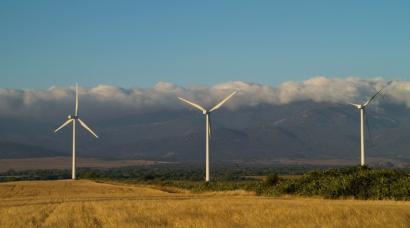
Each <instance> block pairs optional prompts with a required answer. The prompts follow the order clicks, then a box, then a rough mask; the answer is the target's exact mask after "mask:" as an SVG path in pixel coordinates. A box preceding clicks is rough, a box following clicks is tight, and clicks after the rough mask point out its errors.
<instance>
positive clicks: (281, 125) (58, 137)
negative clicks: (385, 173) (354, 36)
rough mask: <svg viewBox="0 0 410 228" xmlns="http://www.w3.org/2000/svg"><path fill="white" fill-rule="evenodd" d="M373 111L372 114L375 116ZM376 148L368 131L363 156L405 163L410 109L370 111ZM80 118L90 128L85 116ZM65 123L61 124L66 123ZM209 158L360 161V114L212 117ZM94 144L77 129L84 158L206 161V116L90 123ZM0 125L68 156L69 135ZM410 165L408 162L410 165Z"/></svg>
mask: <svg viewBox="0 0 410 228" xmlns="http://www.w3.org/2000/svg"><path fill="white" fill-rule="evenodd" d="M372 108H373V109H372ZM367 114H368V120H369V125H370V129H371V134H372V137H373V139H374V140H373V144H374V145H373V146H372V144H371V142H370V138H369V136H368V132H367V129H366V132H365V137H366V155H369V156H379V157H391V158H394V159H399V160H405V159H407V158H408V157H409V156H408V155H407V148H409V146H410V140H409V139H410V118H409V117H410V110H409V109H407V108H406V107H405V106H397V105H391V106H383V107H377V106H374V107H373V106H369V107H368V109H367ZM82 119H83V120H84V121H85V122H86V123H89V121H88V120H87V119H86V117H82ZM64 121H65V119H64V118H62V120H61V123H64ZM212 124H213V134H212V136H213V145H212V149H211V157H210V158H211V159H215V160H234V159H243V160H264V159H271V158H316V159H333V158H352V157H354V158H357V157H359V156H360V112H359V109H357V108H354V107H352V106H348V105H339V104H329V103H315V102H313V101H310V102H294V103H290V104H286V105H266V104H257V105H253V106H249V107H242V108H239V109H237V110H227V109H224V108H221V109H218V110H217V111H215V112H213V113H212ZM88 125H89V126H90V128H91V129H92V130H93V131H94V132H95V133H96V134H97V135H98V136H99V138H98V139H97V138H95V137H94V136H92V135H91V134H90V133H89V132H88V131H87V130H85V129H83V128H82V126H81V125H79V124H77V125H76V127H77V130H76V136H77V138H76V144H77V154H78V155H79V156H92V157H107V158H114V159H119V158H121V159H134V158H138V159H143V158H147V159H148V158H149V159H164V160H175V161H179V160H181V161H182V160H203V159H204V156H205V152H204V151H205V116H204V115H203V114H202V113H201V112H200V111H199V110H195V109H189V110H166V111H159V112H154V113H143V114H134V115H127V116H124V117H121V118H115V119H108V120H105V121H101V122H96V123H90V124H88ZM58 127H59V125H55V124H49V123H35V122H30V121H21V120H10V119H0V140H3V141H11V142H16V143H21V144H25V145H29V146H36V147H42V148H46V149H48V150H52V151H58V152H61V153H63V154H67V155H69V154H70V153H71V146H72V128H71V127H68V126H67V127H65V128H63V129H61V130H60V131H58V132H57V133H55V132H54V130H55V129H56V128H58ZM409 159H410V158H409Z"/></svg>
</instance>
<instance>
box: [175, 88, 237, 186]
mask: <svg viewBox="0 0 410 228" xmlns="http://www.w3.org/2000/svg"><path fill="white" fill-rule="evenodd" d="M235 93H236V91H235V92H233V93H232V94H231V95H229V96H228V97H227V98H225V100H223V101H221V102H220V103H219V104H217V105H216V106H215V107H213V108H212V109H211V110H209V111H206V110H205V109H204V108H202V107H201V106H199V105H197V104H194V103H192V102H190V101H187V100H185V99H183V98H180V97H178V98H179V99H180V100H183V101H185V102H186V103H188V104H190V105H192V106H194V107H195V108H198V109H200V110H202V112H203V113H204V115H206V181H209V139H212V137H211V112H212V111H214V110H216V109H217V108H219V107H221V106H222V104H223V103H225V101H227V100H228V99H229V98H231V97H232V96H233V95H234V94H235Z"/></svg>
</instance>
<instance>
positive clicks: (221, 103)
mask: <svg viewBox="0 0 410 228" xmlns="http://www.w3.org/2000/svg"><path fill="white" fill-rule="evenodd" d="M235 93H236V91H235V92H233V93H232V94H231V95H229V96H228V97H227V98H225V100H223V101H221V102H220V103H219V104H217V105H216V106H215V107H214V108H213V109H211V110H210V111H209V112H212V111H213V110H215V109H217V108H219V107H221V105H223V103H225V101H227V100H228V99H229V98H231V97H232V96H233V95H234V94H235Z"/></svg>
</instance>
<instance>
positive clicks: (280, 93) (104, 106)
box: [0, 77, 410, 122]
mask: <svg viewBox="0 0 410 228" xmlns="http://www.w3.org/2000/svg"><path fill="white" fill-rule="evenodd" d="M386 84H387V81H386V80H385V79H383V78H381V77H378V78H371V79H361V78H346V79H340V78H325V77H315V78H311V79H309V80H306V81H300V82H292V81H289V82H285V83H283V84H282V85H279V86H277V87H271V86H266V85H259V84H255V83H246V82H241V81H232V82H226V83H223V84H218V85H215V86H213V87H206V86H198V85H192V86H190V87H188V88H184V87H181V86H178V85H175V84H172V83H168V82H159V83H158V84H157V85H155V86H154V87H152V88H147V89H142V88H137V87H134V88H130V89H123V88H120V87H117V86H110V85H99V86H97V87H94V88H84V87H79V115H80V116H81V117H82V118H83V119H87V120H89V121H88V122H91V121H98V120H102V119H107V118H111V117H112V118H113V117H119V116H124V115H128V114H132V113H144V112H153V111H158V110H166V109H187V108H192V107H190V106H189V105H188V104H186V103H184V102H182V101H180V100H179V99H177V98H178V97H182V98H185V99H187V100H190V101H192V102H194V103H197V104H199V105H201V106H203V107H204V108H211V107H213V106H215V105H216V104H218V103H219V102H220V101H221V100H223V99H224V98H225V97H226V96H228V95H229V94H231V93H232V92H233V91H235V90H236V91H238V92H237V94H235V95H234V96H233V97H232V98H231V99H230V100H229V101H228V102H226V103H225V105H224V107H227V108H230V109H235V108H238V107H241V106H250V105H255V104H258V103H268V104H274V105H279V104H287V103H290V102H294V101H305V100H313V101H315V102H323V101H326V102H336V101H335V100H333V99H331V98H329V96H333V97H336V98H339V99H341V100H346V101H348V102H352V103H362V104H363V103H364V102H365V101H366V100H367V99H369V98H370V97H371V96H372V95H373V94H375V93H376V92H377V90H379V89H381V88H382V86H384V85H386ZM381 94H382V96H380V97H382V98H383V99H382V98H380V97H379V96H378V97H377V99H375V100H374V101H372V106H377V105H378V103H379V102H394V103H397V104H405V105H407V107H410V82H409V81H407V80H402V79H397V80H393V81H392V82H391V85H389V86H388V87H386V88H385V89H384V90H383V92H382V93H381ZM74 104H75V87H74V86H72V87H69V88H60V87H56V86H53V87H51V88H49V89H48V90H35V89H24V90H16V89H2V88H0V116H3V117H15V118H32V119H34V120H37V121H38V120H42V121H45V122H48V121H51V122H54V121H58V122H61V121H62V120H64V119H65V118H66V117H65V116H67V115H69V114H71V115H73V114H74Z"/></svg>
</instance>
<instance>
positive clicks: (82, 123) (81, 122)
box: [78, 119, 98, 138]
mask: <svg viewBox="0 0 410 228" xmlns="http://www.w3.org/2000/svg"><path fill="white" fill-rule="evenodd" d="M78 121H79V122H80V124H81V125H83V127H84V128H85V129H87V130H88V131H89V132H91V134H93V135H94V136H95V137H97V138H98V136H97V135H96V134H95V133H94V132H93V131H91V129H90V128H89V127H87V125H85V123H84V122H83V121H81V120H80V119H78Z"/></svg>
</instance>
